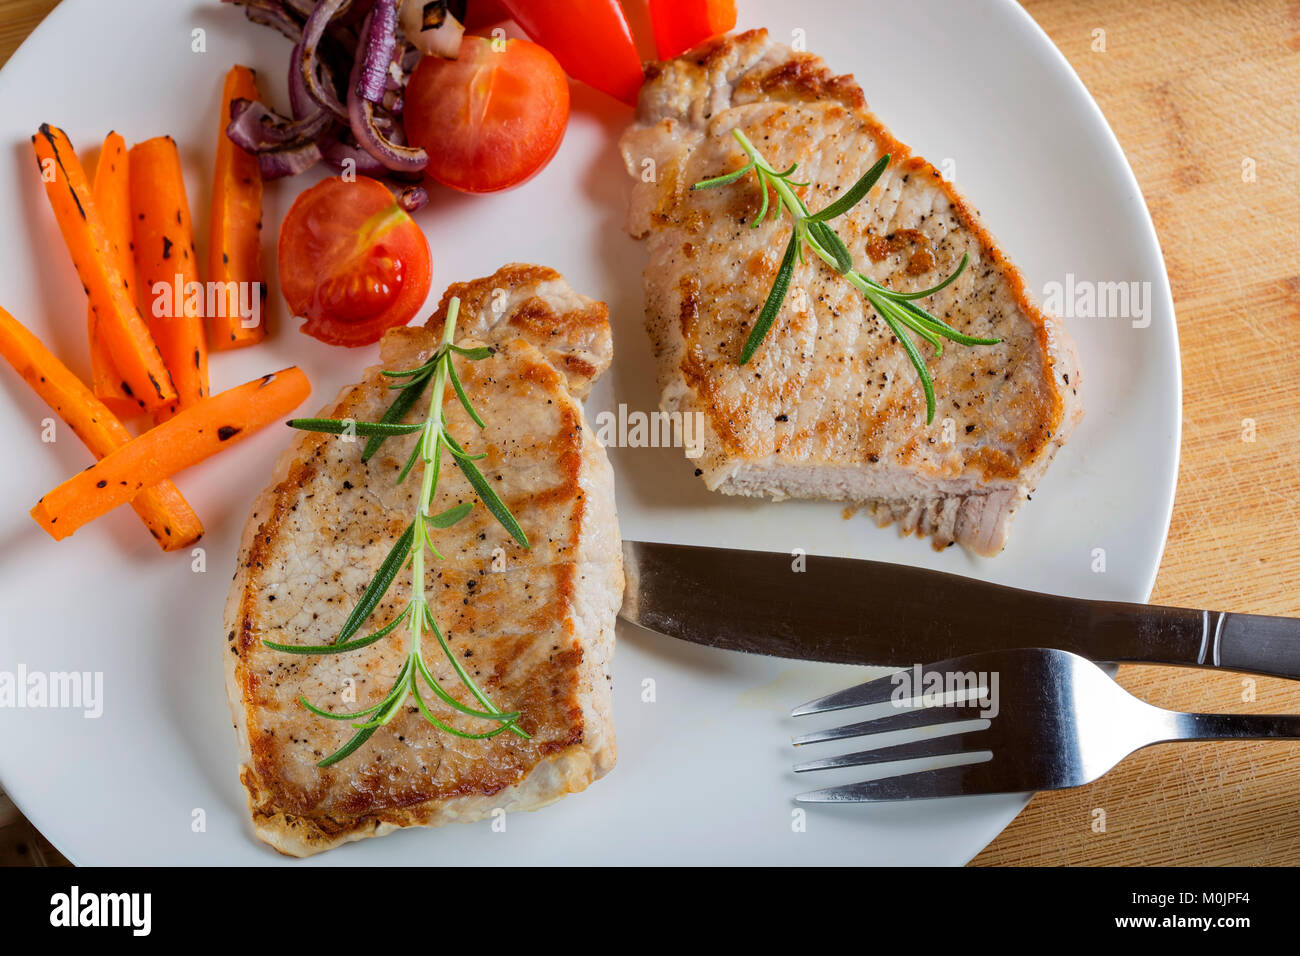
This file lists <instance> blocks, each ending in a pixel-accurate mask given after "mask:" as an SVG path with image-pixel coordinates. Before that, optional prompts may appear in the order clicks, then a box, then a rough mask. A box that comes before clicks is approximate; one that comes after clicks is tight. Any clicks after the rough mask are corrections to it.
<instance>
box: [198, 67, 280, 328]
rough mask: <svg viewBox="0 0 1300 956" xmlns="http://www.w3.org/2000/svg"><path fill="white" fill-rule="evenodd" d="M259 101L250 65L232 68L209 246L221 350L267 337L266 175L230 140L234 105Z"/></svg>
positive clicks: (212, 324) (211, 322)
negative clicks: (249, 313)
mask: <svg viewBox="0 0 1300 956" xmlns="http://www.w3.org/2000/svg"><path fill="white" fill-rule="evenodd" d="M257 98H258V97H257V84H256V83H255V82H254V78H253V71H252V70H250V69H249V68H248V67H246V66H234V67H231V69H230V72H229V73H227V74H226V84H225V87H224V88H223V89H222V92H221V111H220V113H221V115H220V116H219V117H218V119H219V120H220V123H219V124H218V130H217V168H216V173H215V174H214V175H213V178H212V216H211V219H210V232H209V241H208V281H210V282H213V283H218V285H215V286H214V288H215V289H216V290H217V295H216V306H217V308H216V310H215V312H214V314H213V315H209V316H208V343H209V345H210V346H211V347H212V348H213V349H218V350H220V349H236V348H240V347H242V346H245V345H255V344H256V343H258V342H260V341H262V339H264V338H266V318H265V316H264V314H263V313H264V311H265V309H266V286H265V284H263V282H262V173H261V171H260V170H259V169H258V167H257V157H256V156H253V155H252V154H251V153H247V152H245V151H244V150H242V149H240V148H239V147H238V146H236V145H235V144H234V143H233V142H231V140H230V137H229V136H227V135H226V126H227V125H228V124H229V123H230V104H231V102H232V101H234V100H238V99H245V100H256V99H257ZM254 295H256V296H257V298H256V299H254V298H253V296H254ZM249 306H251V309H256V310H257V311H256V313H255V317H256V318H257V320H258V321H256V322H254V321H253V318H254V317H253V316H245V315H244V312H245V311H246V309H247V308H248V307H249ZM250 311H251V310H250Z"/></svg>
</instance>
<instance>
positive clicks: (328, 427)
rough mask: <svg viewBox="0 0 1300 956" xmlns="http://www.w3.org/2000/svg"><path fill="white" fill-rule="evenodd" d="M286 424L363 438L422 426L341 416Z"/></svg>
mask: <svg viewBox="0 0 1300 956" xmlns="http://www.w3.org/2000/svg"><path fill="white" fill-rule="evenodd" d="M286 424H287V425H288V426H289V427H290V428H297V429H300V430H302V431H305V432H324V433H325V434H327V435H342V434H346V433H350V434H353V435H360V436H362V437H363V438H364V437H367V436H371V435H382V436H383V437H384V438H388V437H390V436H392V435H409V434H411V432H418V431H419V430H420V429H421V428H423V427H424V425H422V424H418V423H415V422H411V423H403V424H392V423H389V422H354V421H351V420H348V419H343V418H291V419H289V421H288V422H287V423H286Z"/></svg>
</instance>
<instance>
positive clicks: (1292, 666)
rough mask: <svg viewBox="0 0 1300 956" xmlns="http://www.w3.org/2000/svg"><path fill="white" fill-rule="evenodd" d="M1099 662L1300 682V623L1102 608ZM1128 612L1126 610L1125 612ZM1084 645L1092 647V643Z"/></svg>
mask: <svg viewBox="0 0 1300 956" xmlns="http://www.w3.org/2000/svg"><path fill="white" fill-rule="evenodd" d="M1094 607H1095V610H1096V612H1097V614H1096V617H1094V621H1093V624H1094V627H1093V628H1092V629H1091V633H1092V635H1093V636H1095V637H1096V638H1097V639H1098V640H1097V645H1096V646H1092V647H1090V648H1088V649H1087V650H1085V652H1084V653H1089V652H1090V653H1089V656H1092V657H1093V659H1094V660H1111V661H1118V662H1129V663H1138V662H1141V663H1149V664H1181V665H1186V666H1189V667H1214V668H1221V669H1223V670H1232V671H1243V672H1246V673H1250V674H1265V675H1269V676H1272V677H1285V678H1289V679H1291V680H1300V620H1297V619H1295V618H1288V617H1270V616H1268V615H1263V614H1238V613H1234V612H1229V611H1194V610H1190V609H1185V608H1168V607H1157V606H1150V605H1137V604H1129V605H1119V604H1110V603H1108V602H1098V603H1097V604H1096V605H1094ZM1121 609H1123V610H1121ZM1083 643H1091V642H1090V641H1088V639H1087V638H1085V639H1084V641H1083Z"/></svg>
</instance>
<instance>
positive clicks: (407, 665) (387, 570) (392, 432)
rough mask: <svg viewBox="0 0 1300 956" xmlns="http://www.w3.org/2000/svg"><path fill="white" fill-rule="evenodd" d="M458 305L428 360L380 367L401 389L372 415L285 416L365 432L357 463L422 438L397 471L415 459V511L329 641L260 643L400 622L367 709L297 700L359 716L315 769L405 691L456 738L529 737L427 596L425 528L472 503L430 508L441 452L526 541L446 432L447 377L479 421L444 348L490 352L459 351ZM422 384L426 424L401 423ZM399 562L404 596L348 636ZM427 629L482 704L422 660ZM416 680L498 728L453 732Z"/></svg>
mask: <svg viewBox="0 0 1300 956" xmlns="http://www.w3.org/2000/svg"><path fill="white" fill-rule="evenodd" d="M459 312H460V300H459V299H457V298H453V299H452V300H451V301H450V302H449V303H448V306H447V321H446V323H445V324H444V326H443V333H442V341H441V342H440V343H439V345H438V348H437V349H436V350H435V351H434V353H433V355H431V356H430V357H429V360H428V361H426V362H425V363H424V364H422V365H420V366H419V367H418V368H412V369H405V370H402V371H385V372H383V373H382V374H383V375H384V376H386V377H388V378H392V379H395V380H396V382H395V384H393V385H391V386H389V387H390V388H394V389H399V390H400V391H399V394H398V396H397V398H396V399H395V400H394V401H393V403H392V405H391V406H389V408H388V411H386V412H385V413H384V415H383V416H382V417H381V419H380V421H378V422H354V421H351V420H350V419H337V418H295V419H292V420H290V422H289V424H290V425H291V426H292V427H294V428H301V429H304V430H306V431H314V432H325V433H327V434H334V435H339V434H347V435H361V436H363V437H367V438H369V441H368V442H367V443H366V446H365V449H364V450H363V451H362V454H361V459H362V461H368V460H369V459H370V458H371V457H372V456H373V455H374V454H375V452H376V451H378V450H379V447H380V445H382V444H383V442H384V441H385V440H386V439H388V438H391V437H393V436H396V435H410V434H414V433H416V432H419V435H420V437H419V438H418V439H417V440H416V442H415V447H414V448H412V450H411V455H410V457H409V458H408V459H407V461H406V465H405V466H404V467H403V468H402V471H401V474H399V475H398V478H397V481H398V483H399V484H400V483H401V482H402V481H404V480H405V479H406V476H407V475H408V474H409V473H410V472H411V469H412V468H413V467H414V466H415V464H416V462H420V463H422V464H423V475H422V478H421V484H420V497H419V502H418V505H417V507H416V511H415V517H414V518H413V519H412V520H411V523H410V524H409V525H408V526H407V528H406V530H405V531H404V532H403V533H402V535H401V536H400V537H399V538H398V539H397V541H396V542H395V543H394V544H393V548H392V550H391V551H389V553H388V556H387V557H386V558H384V561H383V563H382V564H380V566H379V570H378V571H376V572H375V576H374V578H373V579H372V580H371V582H370V584H369V585H368V586H367V587H366V590H365V592H364V593H363V594H362V595H361V598H360V600H358V601H357V603H356V606H355V607H354V608H353V609H352V613H351V614H349V615H348V618H347V620H346V621H345V622H344V624H343V627H342V628H340V629H339V632H338V634H336V635H335V636H334V640H333V641H332V642H331V643H329V644H276V643H273V642H271V641H263V643H264V644H265V645H266V646H267V647H269V648H271V649H273V650H277V651H282V652H283V653H286V654H306V655H320V654H343V653H347V652H348V651H356V650H360V649H361V648H363V647H369V646H370V645H371V644H374V643H376V642H377V641H380V640H382V639H383V638H384V637H387V636H388V635H389V634H391V633H392V632H393V631H394V630H396V629H397V627H398V626H399V625H401V624H402V623H403V622H405V623H406V625H407V634H408V641H409V646H408V650H407V657H406V661H405V662H404V663H403V665H402V668H401V670H400V671H399V672H398V675H397V680H395V681H394V682H393V685H392V686H391V687H390V688H389V689H388V690H387V692H385V694H384V696H383V698H382V699H381V700H380V701H379V703H377V704H374V705H373V706H371V707H367V708H366V709H365V710H359V711H355V712H353V713H347V714H344V713H334V712H331V711H328V710H324V709H322V708H320V707H317V706H315V705H314V704H312V703H311V702H310V701H309V700H307V698H306V697H305V696H304V697H300V698H299V702H300V703H301V704H302V706H303V707H305V708H306V709H307V710H309V711H311V712H312V713H313V714H316V715H317V716H319V717H324V718H326V719H329V720H348V721H358V722H357V723H353V725H352V726H353V727H355V728H356V730H357V732H356V733H355V734H354V735H353V736H352V738H351V739H350V740H349V741H348V742H347V743H346V744H344V745H343V746H342V747H341V748H339V749H338V750H336V751H335V752H334V753H332V754H330V755H329V756H328V757H326V758H325V759H323V760H321V761H320V762H319V763H318V764H317V766H318V767H328V766H330V765H331V764H335V763H338V762H339V761H340V760H343V759H344V758H345V757H348V756H350V755H351V754H353V753H355V752H356V751H357V749H358V748H360V747H361V746H362V744H364V743H365V742H366V741H367V740H369V739H370V737H371V735H372V734H374V732H375V731H376V730H378V729H379V728H380V727H382V726H384V725H385V724H387V723H388V722H389V721H391V720H392V719H393V717H395V716H396V715H397V714H398V713H399V712H400V711H401V709H402V707H403V705H404V704H405V702H406V700H407V698H408V697H414V698H415V703H416V706H417V707H418V708H419V711H420V713H421V714H422V715H423V716H424V719H425V720H427V721H428V722H429V723H431V724H433V725H434V726H435V727H438V728H439V729H441V730H443V731H446V732H447V733H449V734H453V735H455V736H457V737H463V738H467V739H471V740H481V739H484V738H487V737H495V736H496V735H497V734H500V733H504V732H506V731H509V732H511V733H513V734H516V735H518V736H520V737H524V738H527V737H528V736H529V735H528V733H527V732H526V731H524V730H523V729H522V728H521V727H520V726H519V725H518V722H517V721H518V719H519V716H520V714H519V712H518V711H514V712H510V713H505V712H503V711H502V710H501V709H500V708H498V707H497V706H496V705H495V704H493V703H492V701H491V700H490V699H489V698H488V696H487V695H486V694H485V693H484V692H483V690H482V688H480V687H479V686H478V684H477V683H476V682H475V680H474V678H473V676H472V675H471V674H470V673H469V672H468V671H467V670H466V669H465V667H464V666H463V665H462V664H461V662H460V659H459V658H458V657H457V656H456V654H454V653H453V652H452V649H451V647H450V646H449V645H448V644H447V639H446V638H445V637H444V636H443V633H442V631H441V630H440V629H439V628H438V624H437V622H436V621H435V620H434V618H433V610H432V608H431V607H430V606H429V601H428V599H427V598H426V596H425V580H424V570H425V565H424V561H425V554H426V552H428V553H430V554H432V555H433V556H434V557H435V558H441V557H442V555H440V554H439V553H438V551H437V549H436V548H435V547H434V546H433V537H432V534H431V531H433V530H435V529H437V530H441V529H445V528H450V527H451V526H452V525H454V524H456V523H457V522H459V521H461V520H462V519H464V518H465V517H466V516H467V515H468V514H469V513H470V512H471V511H472V510H473V508H474V504H473V502H462V503H460V504H458V505H455V506H453V507H451V508H448V509H447V510H446V511H443V512H440V513H438V514H431V513H430V511H429V509H430V506H431V504H432V502H433V498H434V494H435V492H436V491H437V487H438V475H439V473H440V471H441V463H442V456H443V453H444V452H446V453H447V454H449V455H451V456H452V459H453V460H454V461H455V463H456V466H457V467H458V468H460V470H461V471H462V472H463V473H464V475H465V477H466V479H467V480H468V481H469V483H470V485H471V486H472V487H473V488H474V491H475V493H476V494H477V495H478V497H479V499H480V500H481V501H482V502H483V504H484V505H485V506H486V507H487V509H488V511H490V512H491V513H492V515H493V516H494V517H495V518H496V519H497V520H498V521H500V522H501V525H502V526H503V527H504V528H505V529H506V530H507V531H508V532H510V535H511V537H513V538H514V539H515V540H516V541H517V542H519V544H520V545H522V546H523V547H525V548H527V547H528V546H529V544H528V537H527V536H526V535H525V534H524V530H523V528H522V527H520V525H519V522H518V521H517V520H516V519H515V516H514V515H513V514H511V512H510V509H509V508H508V507H506V504H505V502H503V501H502V500H501V497H500V495H498V494H497V493H496V491H495V490H494V489H493V488H492V486H491V485H490V484H488V481H487V479H486V478H485V477H484V476H483V473H482V472H481V471H480V470H479V469H478V466H477V465H475V464H474V462H475V460H476V459H480V458H482V457H484V456H482V455H470V454H468V453H467V452H466V451H465V449H464V448H463V447H462V446H461V444H460V442H458V441H457V440H456V438H455V437H454V436H453V435H452V434H451V433H450V432H449V431H448V430H447V416H446V414H445V412H444V411H443V396H444V395H445V393H446V390H447V385H448V384H450V385H451V387H452V391H453V392H454V393H455V395H456V398H457V400H459V402H460V403H461V405H462V406H463V407H464V409H465V412H466V414H468V415H469V417H470V418H471V419H472V420H473V422H474V423H475V424H476V425H477V426H478V427H479V428H485V427H486V425H485V423H484V421H483V419H482V417H481V416H480V415H479V414H478V412H477V411H476V410H475V408H474V406H473V405H472V404H471V403H470V400H469V396H468V395H467V394H466V393H465V387H464V386H463V385H462V384H461V381H460V376H459V375H458V374H457V373H456V367H455V365H454V364H453V362H452V356H453V355H458V356H461V357H462V358H465V359H468V360H470V361H478V360H480V359H485V358H487V357H488V356H490V355H491V354H492V350H491V349H490V348H477V349H465V348H461V347H460V346H457V345H454V344H453V343H452V337H453V335H454V334H455V331H456V317H457V315H458V314H459ZM430 385H431V386H432V390H433V394H432V396H431V397H430V399H429V413H428V415H427V416H426V417H425V420H424V422H423V423H422V424H420V423H408V422H404V421H403V419H404V418H405V417H406V415H407V413H408V412H409V411H410V410H411V409H412V408H413V407H414V406H415V403H416V402H417V401H418V400H419V398H420V396H421V395H423V394H424V392H425V391H426V390H427V389H428V388H429V386H430ZM407 567H409V568H410V569H411V599H410V602H409V603H408V604H407V605H406V607H405V608H404V609H403V610H402V611H401V612H400V613H399V614H398V615H397V616H396V617H395V618H393V620H392V621H390V622H389V623H388V624H386V625H385V626H383V627H381V628H380V629H379V630H377V631H375V632H373V633H371V634H368V635H367V636H365V637H361V638H354V636H353V635H355V634H356V633H357V632H358V631H359V630H360V629H361V626H362V625H363V624H365V622H366V621H367V620H368V619H369V618H370V616H371V615H372V614H373V613H374V611H375V609H376V608H377V607H378V606H379V602H380V601H382V600H383V597H384V595H385V594H387V593H388V590H389V588H391V587H392V584H393V581H394V580H396V578H397V575H398V574H400V573H401V571H402V570H403V569H404V568H407ZM426 633H429V634H432V635H433V637H434V639H435V640H436V641H437V643H438V647H439V648H440V649H441V651H442V653H443V655H444V656H445V657H446V659H447V661H448V662H449V663H450V664H451V666H452V669H453V670H454V671H455V672H456V676H457V678H459V680H460V682H461V684H462V685H464V687H465V688H466V689H467V690H468V691H469V693H470V694H471V695H472V696H473V697H474V699H475V700H476V701H477V702H478V704H479V706H480V707H481V708H482V709H481V710H479V709H476V708H474V707H470V706H468V705H466V704H463V703H461V702H460V701H458V700H457V699H456V698H455V697H453V696H452V695H451V694H450V693H448V692H447V690H446V689H445V688H443V686H442V684H441V683H439V681H438V680H437V679H436V678H435V677H434V675H433V673H432V672H431V670H430V669H429V666H428V665H427V664H426V663H425V660H424V656H423V653H422V650H421V639H422V638H423V637H424V635H425V634H426ZM421 682H423V683H424V684H425V686H426V687H427V688H428V689H429V690H430V691H432V693H433V696H435V697H437V698H438V700H440V701H441V702H442V703H443V704H444V705H446V706H447V707H449V708H451V709H452V710H454V711H456V712H458V713H460V714H463V715H465V716H467V717H471V718H473V719H475V720H483V721H489V722H491V723H494V724H496V726H495V727H492V728H491V729H489V730H485V731H483V732H481V733H471V732H469V731H465V730H460V729H459V728H457V727H454V726H452V725H451V724H448V723H447V722H446V721H444V720H441V719H440V718H439V717H437V716H436V715H435V714H434V713H433V712H432V711H431V710H430V709H429V705H428V704H427V703H426V702H425V699H424V697H423V696H422V695H421V693H420V683H421Z"/></svg>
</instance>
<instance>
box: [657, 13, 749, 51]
mask: <svg viewBox="0 0 1300 956" xmlns="http://www.w3.org/2000/svg"><path fill="white" fill-rule="evenodd" d="M650 26H651V27H652V28H653V29H654V34H655V49H656V50H658V52H659V59H661V60H669V59H672V58H673V57H675V56H678V55H680V54H682V53H685V52H686V51H687V50H689V49H690V48H691V47H693V46H695V45H696V44H697V43H701V42H703V41H704V40H707V39H708V38H709V37H712V36H717V35H718V34H719V33H726V32H727V31H728V30H731V29H733V28H734V27H735V26H736V0H650Z"/></svg>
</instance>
